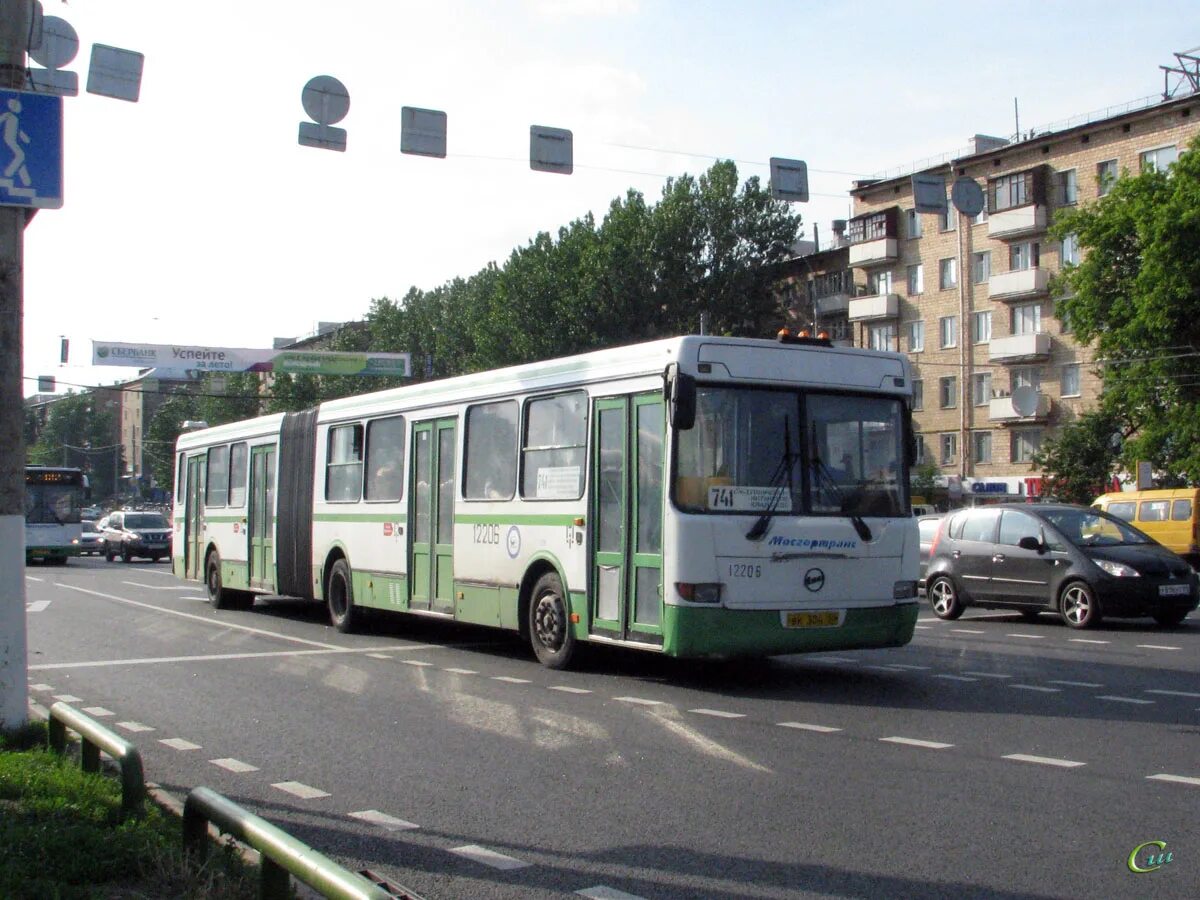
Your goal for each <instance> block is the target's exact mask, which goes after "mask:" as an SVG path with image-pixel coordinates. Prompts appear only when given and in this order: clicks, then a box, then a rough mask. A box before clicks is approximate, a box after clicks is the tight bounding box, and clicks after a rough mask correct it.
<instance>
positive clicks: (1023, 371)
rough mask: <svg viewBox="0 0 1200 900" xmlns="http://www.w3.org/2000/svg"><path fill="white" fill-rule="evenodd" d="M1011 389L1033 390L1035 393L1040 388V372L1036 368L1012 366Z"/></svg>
mask: <svg viewBox="0 0 1200 900" xmlns="http://www.w3.org/2000/svg"><path fill="white" fill-rule="evenodd" d="M1010 377H1011V378H1012V389H1013V390H1014V391H1015V390H1016V389H1017V388H1023V387H1028V388H1033V389H1034V390H1035V391H1036V390H1039V389H1040V388H1041V386H1042V370H1041V369H1039V368H1038V367H1037V366H1013V370H1012V375H1011V376H1010Z"/></svg>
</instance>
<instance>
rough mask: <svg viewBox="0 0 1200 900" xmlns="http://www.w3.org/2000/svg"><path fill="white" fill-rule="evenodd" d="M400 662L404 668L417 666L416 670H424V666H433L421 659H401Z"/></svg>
mask: <svg viewBox="0 0 1200 900" xmlns="http://www.w3.org/2000/svg"><path fill="white" fill-rule="evenodd" d="M400 661H401V662H402V663H404V664H405V665H406V666H417V667H418V668H424V667H425V666H432V665H433V663H431V662H426V661H425V660H423V659H402V660H400Z"/></svg>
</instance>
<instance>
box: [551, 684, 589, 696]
mask: <svg viewBox="0 0 1200 900" xmlns="http://www.w3.org/2000/svg"><path fill="white" fill-rule="evenodd" d="M550 690H552V691H562V692H563V693H564V694H590V693H591V691H589V690H588V689H587V688H577V687H571V686H570V685H567V684H553V685H551V686H550Z"/></svg>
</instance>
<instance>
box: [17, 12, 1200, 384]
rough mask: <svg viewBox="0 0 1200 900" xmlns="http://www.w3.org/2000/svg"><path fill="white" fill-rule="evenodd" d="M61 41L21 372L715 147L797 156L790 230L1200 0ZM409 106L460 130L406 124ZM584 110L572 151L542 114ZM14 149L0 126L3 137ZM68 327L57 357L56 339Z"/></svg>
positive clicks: (198, 16) (370, 22) (197, 333)
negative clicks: (59, 114) (405, 127)
mask: <svg viewBox="0 0 1200 900" xmlns="http://www.w3.org/2000/svg"><path fill="white" fill-rule="evenodd" d="M43 3H44V10H45V14H46V15H47V16H58V17H60V18H63V19H65V20H67V21H68V22H69V23H70V24H71V25H72V26H73V28H74V29H75V31H76V32H77V33H78V35H79V41H80V50H79V53H78V55H77V56H76V58H75V59H74V60H73V61H72V62H70V63H67V64H66V65H65V66H64V68H65V69H68V70H73V71H75V72H77V73H78V74H79V81H80V86H81V93H80V95H79V96H78V97H74V98H68V99H66V100H65V101H64V103H65V109H64V119H65V124H64V130H65V136H64V142H65V146H64V204H63V207H62V208H61V209H58V210H43V211H41V212H39V213H38V215H37V216H36V217H35V218H34V220H33V221H32V222H31V223H30V225H29V227H28V228H27V229H26V232H25V326H24V342H25V343H24V372H25V376H26V381H25V394H26V395H29V394H32V393H35V392H36V390H37V380H36V379H37V376H39V375H52V376H54V377H55V378H56V379H57V381H58V386H59V390H60V391H61V390H65V389H68V388H70V387H71V386H73V385H74V386H87V385H99V384H112V383H114V382H117V381H120V380H125V379H127V378H130V377H133V376H134V375H135V374H136V370H134V369H125V368H118V367H111V366H106V367H93V366H91V360H92V353H91V342H92V341H93V340H96V341H127V342H135V343H152V344H182V345H188V346H196V345H201V346H211V347H252V348H253V347H258V348H269V347H271V346H272V341H273V339H275V338H277V337H293V338H295V337H303V336H307V335H310V334H313V333H314V332H315V331H316V328H317V323H318V322H340V321H350V320H355V319H361V318H362V317H364V316H365V315H366V313H367V312H368V310H369V308H370V304H371V301H372V299H374V298H380V297H389V298H392V299H394V300H398V299H399V298H401V297H403V295H404V294H405V293H406V292H407V291H408V289H409V288H410V287H414V286H415V287H417V288H421V289H431V288H434V287H437V286H438V285H440V284H443V283H445V282H446V281H449V280H451V279H453V278H456V277H463V278H467V277H470V276H471V275H473V274H474V273H476V272H478V271H479V270H480V269H481V268H483V267H484V266H486V265H487V264H488V263H489V262H491V261H496V262H498V263H503V262H504V260H505V259H506V258H507V257H508V256H509V254H510V253H511V252H512V250H513V249H514V248H516V247H519V246H523V245H525V244H526V243H527V242H528V241H529V240H530V239H532V238H533V237H534V236H535V235H536V234H537V233H538V232H541V231H549V232H551V233H555V232H556V231H557V229H558V228H559V227H560V226H563V225H566V224H567V223H569V222H571V221H572V220H574V219H577V218H579V217H581V216H583V215H586V214H587V213H588V212H589V211H591V212H593V213H594V214H595V215H596V217H597V220H599V219H601V218H602V217H603V215H604V213H605V211H606V210H607V208H608V206H609V204H610V203H611V201H612V200H613V199H615V198H617V197H621V196H624V194H625V193H626V192H627V191H628V190H629V189H631V188H632V189H636V190H638V191H641V192H642V193H643V194H644V195H645V196H646V199H647V201H648V202H651V203H653V202H656V201H657V200H658V199H659V197H660V196H661V192H662V189H663V186H664V185H665V183H666V180H667V178H668V177H672V176H673V177H678V176H680V175H682V174H685V173H691V174H693V175H697V174H700V173H701V172H703V171H704V170H705V169H707V168H708V167H709V166H710V165H711V164H712V163H713V162H714V161H715V160H717V159H733V160H735V161H736V162H737V165H738V171H739V175H740V177H741V178H742V180H745V179H746V178H749V177H751V176H758V177H759V178H760V179H761V180H762V181H763V182H764V183H765V182H766V181H767V177H768V171H769V170H768V160H769V159H770V158H771V157H773V156H777V157H784V158H792V159H801V160H804V161H805V162H806V163H807V165H808V172H809V185H810V191H811V193H812V198H811V201H810V202H809V203H807V204H797V207H798V211H799V212H800V214H801V215H802V217H803V220H804V225H803V231H804V234H803V237H805V238H807V239H811V238H812V232H813V226H814V224H815V225H816V227H817V228H818V229H819V233H820V236H821V240H822V241H823V242H824V241H827V240H828V238H829V237H830V234H831V232H830V222H831V220H833V219H835V218H846V217H847V216H848V215H849V210H850V198H849V193H848V191H849V188H850V186H851V182H852V181H853V179H855V178H861V177H869V176H870V175H872V174H874V173H879V172H883V171H885V170H888V169H894V168H896V167H898V166H902V165H905V164H907V163H909V162H911V161H913V160H918V159H924V158H926V157H932V156H937V155H940V154H942V153H946V152H949V151H953V150H956V149H958V148H961V147H963V146H965V144H966V142H967V140H968V139H969V138H970V137H971V136H972V135H974V134H976V133H983V134H992V135H1000V136H1007V135H1010V134H1012V133H1013V132H1014V131H1015V127H1016V126H1015V116H1014V98H1016V100H1017V105H1018V110H1019V116H1020V125H1021V129H1022V130H1027V129H1029V128H1031V127H1032V128H1036V127H1039V126H1046V125H1051V124H1052V123H1055V122H1060V121H1062V120H1065V119H1068V118H1070V117H1072V116H1076V115H1080V114H1083V113H1087V112H1091V111H1094V110H1099V109H1103V108H1106V107H1110V106H1117V105H1120V104H1124V103H1126V102H1127V101H1131V100H1135V99H1137V98H1142V97H1147V96H1150V95H1154V94H1158V93H1160V92H1161V91H1162V88H1163V73H1162V72H1161V70H1160V69H1159V66H1160V65H1164V64H1174V63H1175V58H1174V56H1173V53H1174V52H1176V51H1184V50H1189V49H1191V48H1194V47H1196V46H1197V45H1200V6H1193V7H1190V8H1189V5H1188V4H1180V3H1178V2H1177V0H1173V2H1159V0H1143V2H1142V3H1140V4H1137V5H1134V4H1130V3H1128V2H1127V0H1124V2H1119V3H1117V2H1090V3H1083V2H1076V0H1061V2H1054V3H1046V2H1025V0H1009V2H1005V3H1002V4H996V3H995V2H969V0H960V2H956V3H949V2H948V3H936V2H924V0H909V2H905V3H896V2H894V0H883V2H849V0H845V2H838V3H825V2H808V0H792V2H786V0H740V2H736V3H735V2H732V0H726V2H709V0H507V2H500V0H496V2H480V0H474V2H472V0H438V2H430V0H423V2H407V0H357V2H356V0H342V2H337V3H334V2H331V0H326V2H316V0H292V2H289V3H270V4H264V3H259V2H253V0H236V2H234V0H205V2H195V0H176V2H170V3H165V2H162V0H103V2H101V0H70V2H64V0H43ZM93 43H100V44H107V45H110V46H115V47H121V48H125V49H129V50H135V51H138V52H140V53H143V54H145V65H144V70H143V77H142V85H141V95H140V98H139V100H138V102H137V103H129V102H125V101H121V100H115V99H110V98H107V97H101V96H97V95H93V94H88V93H86V92H85V91H83V86H84V85H85V84H86V81H87V67H88V62H89V58H90V52H91V46H92V44H93ZM317 75H332V76H334V77H335V78H337V79H339V80H340V81H341V82H342V83H343V84H344V85H345V86H346V88H347V90H348V92H349V95H350V110H349V114H348V115H347V116H346V118H345V119H343V120H342V121H341V122H340V123H338V125H339V127H343V128H345V129H346V130H347V135H348V137H347V142H348V147H347V150H346V151H345V152H344V153H338V152H333V151H328V150H320V149H314V148H310V147H301V146H299V144H298V142H297V133H298V129H299V125H300V123H301V122H302V121H307V117H306V116H305V114H304V110H303V108H302V106H301V102H300V95H301V91H302V89H303V87H304V85H305V83H306V82H307V81H308V80H309V79H311V78H313V77H314V76H317ZM403 106H413V107H420V108H425V109H435V110H442V111H444V112H445V113H446V114H447V117H448V118H447V120H448V155H447V157H446V158H445V159H434V158H427V157H419V156H413V155H402V154H401V153H400V110H401V107H403ZM531 125H543V126H550V127H554V128H566V129H569V130H571V131H572V133H573V140H574V161H575V168H574V173H573V174H572V175H569V176H568V175H559V174H549V173H542V172H534V171H531V170H530V168H529V163H528V154H529V127H530V126H531ZM0 149H2V148H0ZM61 337H67V338H69V340H70V356H69V361H68V363H67V364H66V365H62V364H60V361H59V351H60V338H61Z"/></svg>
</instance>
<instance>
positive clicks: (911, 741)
mask: <svg viewBox="0 0 1200 900" xmlns="http://www.w3.org/2000/svg"><path fill="white" fill-rule="evenodd" d="M879 740H881V741H884V742H886V743H889V744H904V745H905V746H907V747H924V748H925V749H927V750H948V749H950V748H951V747H953V746H954V745H953V744H943V743H942V742H941V741H922V740H919V739H917V738H906V737H896V736H893V737H885V738H880V739H879Z"/></svg>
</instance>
